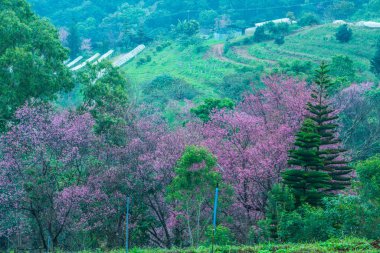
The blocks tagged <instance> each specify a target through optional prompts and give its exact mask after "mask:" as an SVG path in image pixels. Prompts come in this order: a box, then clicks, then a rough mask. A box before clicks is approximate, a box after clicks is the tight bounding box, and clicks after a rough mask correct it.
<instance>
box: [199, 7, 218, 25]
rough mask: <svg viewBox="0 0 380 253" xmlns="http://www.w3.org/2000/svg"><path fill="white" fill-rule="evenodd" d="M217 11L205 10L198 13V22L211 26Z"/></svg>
mask: <svg viewBox="0 0 380 253" xmlns="http://www.w3.org/2000/svg"><path fill="white" fill-rule="evenodd" d="M217 16H218V13H217V12H216V11H214V10H205V11H202V12H201V13H199V23H200V24H201V26H203V27H207V28H213V27H214V25H215V19H216V17H217Z"/></svg>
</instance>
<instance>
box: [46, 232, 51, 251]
mask: <svg viewBox="0 0 380 253" xmlns="http://www.w3.org/2000/svg"><path fill="white" fill-rule="evenodd" d="M46 252H50V235H48V241H47V251H46Z"/></svg>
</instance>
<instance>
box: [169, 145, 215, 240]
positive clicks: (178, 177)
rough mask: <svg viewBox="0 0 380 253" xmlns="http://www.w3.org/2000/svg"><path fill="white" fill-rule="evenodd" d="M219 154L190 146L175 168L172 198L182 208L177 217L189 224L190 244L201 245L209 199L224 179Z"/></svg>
mask: <svg viewBox="0 0 380 253" xmlns="http://www.w3.org/2000/svg"><path fill="white" fill-rule="evenodd" d="M216 163H217V162H216V158H215V157H214V156H213V155H212V154H211V153H210V152H209V151H208V150H207V149H205V148H203V147H197V146H189V147H186V149H185V151H184V153H183V155H182V157H181V159H180V160H179V161H178V164H177V167H176V169H175V177H174V178H173V181H172V182H171V183H170V185H169V186H168V196H167V198H168V199H169V200H170V201H175V202H177V203H178V211H179V212H180V213H179V215H178V217H177V219H181V218H182V219H184V220H185V223H186V224H187V231H188V239H187V243H188V245H190V246H194V245H197V246H198V245H199V243H200V241H201V236H202V233H203V231H204V230H205V228H206V227H205V226H206V224H207V223H206V224H205V221H206V220H207V219H205V218H204V217H203V215H205V211H206V210H207V203H208V202H211V201H212V196H213V192H214V189H215V187H216V186H217V185H218V184H219V183H220V182H221V176H220V174H219V173H218V172H217V171H216V170H215V167H216Z"/></svg>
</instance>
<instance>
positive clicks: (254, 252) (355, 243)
mask: <svg viewBox="0 0 380 253" xmlns="http://www.w3.org/2000/svg"><path fill="white" fill-rule="evenodd" d="M372 244H373V245H375V244H374V243H373V242H372V241H370V240H365V239H359V238H344V239H330V240H328V241H326V242H314V243H298V244H294V243H283V244H273V243H268V244H258V245H255V246H217V247H215V252H223V253H228V252H231V253H258V252H260V253H264V252H265V253H266V252H276V253H303V252H305V251H306V252H324V253H325V252H326V253H327V252H329V253H339V252H342V251H348V252H352V253H355V252H365V253H375V252H377V251H378V250H377V249H376V248H375V246H372ZM124 251H125V250H124ZM124 251H123V250H116V251H112V253H121V252H124ZM210 251H211V249H210V248H209V247H199V248H189V249H178V248H173V249H139V248H135V249H131V252H132V253H153V252H157V253H180V252H183V253H207V252H210ZM81 253H91V252H87V251H85V252H81Z"/></svg>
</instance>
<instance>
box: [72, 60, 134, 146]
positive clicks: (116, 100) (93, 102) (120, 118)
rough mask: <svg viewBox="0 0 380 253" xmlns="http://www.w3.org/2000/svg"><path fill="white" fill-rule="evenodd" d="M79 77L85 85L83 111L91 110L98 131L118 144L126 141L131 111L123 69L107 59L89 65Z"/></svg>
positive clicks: (83, 86)
mask: <svg viewBox="0 0 380 253" xmlns="http://www.w3.org/2000/svg"><path fill="white" fill-rule="evenodd" d="M78 80H79V81H80V83H81V84H82V89H81V93H82V95H83V105H82V106H81V109H82V110H89V111H90V113H91V115H92V116H93V117H94V119H95V123H96V124H95V126H94V128H95V132H96V133H98V134H103V135H104V136H107V137H108V141H111V142H112V143H114V144H122V143H123V138H121V136H123V134H120V133H119V134H118V132H119V131H122V126H123V125H125V124H126V123H127V122H126V118H127V116H126V115H125V113H126V112H127V111H128V110H126V107H128V94H127V81H126V80H125V79H124V77H123V76H122V75H121V74H120V72H119V70H118V69H116V68H114V67H112V65H111V64H109V63H107V62H102V63H100V64H97V65H94V66H87V67H86V68H84V69H83V71H81V73H80V74H79V76H78Z"/></svg>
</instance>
